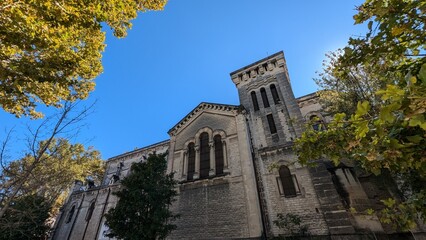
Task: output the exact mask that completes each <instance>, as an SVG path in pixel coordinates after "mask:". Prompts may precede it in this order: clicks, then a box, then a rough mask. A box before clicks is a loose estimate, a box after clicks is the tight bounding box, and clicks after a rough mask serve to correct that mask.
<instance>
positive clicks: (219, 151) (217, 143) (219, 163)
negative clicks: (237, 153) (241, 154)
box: [214, 135, 223, 175]
mask: <svg viewBox="0 0 426 240" xmlns="http://www.w3.org/2000/svg"><path fill="white" fill-rule="evenodd" d="M214 155H215V162H216V175H218V174H222V173H223V145H222V137H221V136H220V135H216V136H214Z"/></svg>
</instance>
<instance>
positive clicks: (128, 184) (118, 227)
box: [105, 154, 177, 240]
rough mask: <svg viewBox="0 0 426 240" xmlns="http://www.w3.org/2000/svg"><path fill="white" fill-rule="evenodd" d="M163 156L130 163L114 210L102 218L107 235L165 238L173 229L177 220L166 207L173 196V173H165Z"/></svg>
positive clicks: (126, 239)
mask: <svg viewBox="0 0 426 240" xmlns="http://www.w3.org/2000/svg"><path fill="white" fill-rule="evenodd" d="M166 169H167V163H166V160H165V155H155V154H154V155H150V156H149V157H148V159H147V160H146V161H142V162H138V163H134V164H133V165H132V167H131V173H130V175H129V176H128V177H126V178H125V179H124V180H122V183H121V185H122V187H123V189H122V190H120V191H118V192H116V193H114V194H115V195H117V196H118V197H119V201H118V203H117V206H116V207H115V208H112V209H110V210H109V211H108V213H107V214H106V215H105V217H106V224H107V225H108V227H109V228H110V232H109V234H108V235H107V236H109V237H117V238H119V239H124V240H137V239H165V238H166V236H167V235H168V234H169V233H170V232H171V231H172V230H173V229H175V228H176V226H175V225H173V224H172V223H171V221H173V220H174V219H176V218H177V215H175V214H173V213H172V212H171V211H170V210H169V207H170V205H171V204H172V202H173V201H174V197H175V196H176V195H177V192H176V191H175V189H174V188H175V185H176V180H174V179H173V173H170V174H166Z"/></svg>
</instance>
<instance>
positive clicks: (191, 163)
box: [187, 143, 195, 180]
mask: <svg viewBox="0 0 426 240" xmlns="http://www.w3.org/2000/svg"><path fill="white" fill-rule="evenodd" d="M194 172H195V144H194V143H190V144H188V176H187V177H188V178H187V179H188V180H192V179H194Z"/></svg>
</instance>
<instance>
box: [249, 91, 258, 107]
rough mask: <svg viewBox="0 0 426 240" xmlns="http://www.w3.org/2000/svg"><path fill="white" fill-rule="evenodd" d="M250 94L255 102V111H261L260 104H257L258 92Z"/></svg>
mask: <svg viewBox="0 0 426 240" xmlns="http://www.w3.org/2000/svg"><path fill="white" fill-rule="evenodd" d="M250 94H251V100H252V102H253V108H254V111H258V110H259V103H258V102H257V96H256V92H255V91H253V92H251V93H250Z"/></svg>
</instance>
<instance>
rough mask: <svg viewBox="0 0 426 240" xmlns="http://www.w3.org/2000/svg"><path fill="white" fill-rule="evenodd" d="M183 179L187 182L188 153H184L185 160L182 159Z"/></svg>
mask: <svg viewBox="0 0 426 240" xmlns="http://www.w3.org/2000/svg"><path fill="white" fill-rule="evenodd" d="M182 163H183V166H182V179H183V180H186V175H187V174H188V151H184V152H183V158H182Z"/></svg>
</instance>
